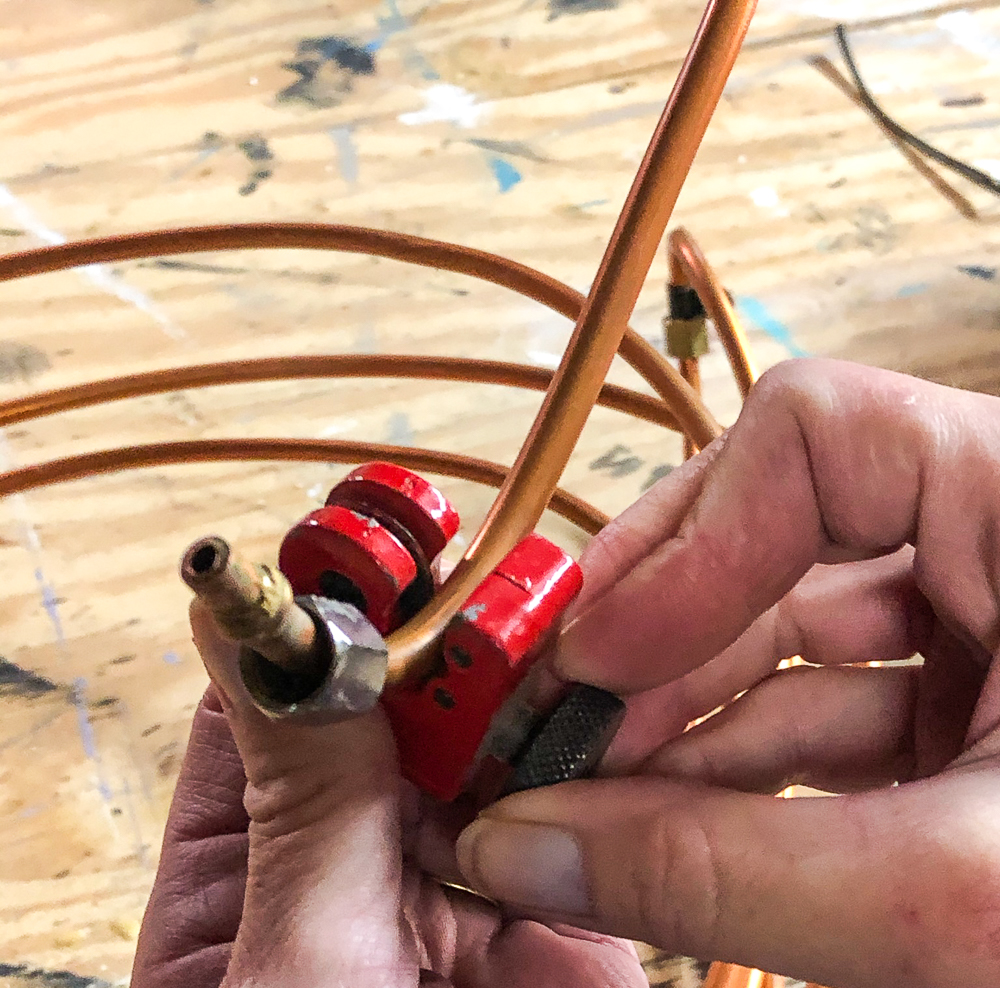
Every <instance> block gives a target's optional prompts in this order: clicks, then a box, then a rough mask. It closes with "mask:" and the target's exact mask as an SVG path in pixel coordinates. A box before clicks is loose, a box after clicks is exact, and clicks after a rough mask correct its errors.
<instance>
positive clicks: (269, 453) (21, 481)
mask: <svg viewBox="0 0 1000 988" xmlns="http://www.w3.org/2000/svg"><path fill="white" fill-rule="evenodd" d="M279 460H284V461H289V460H291V461H296V460H297V461H300V462H312V463H363V462H364V461H365V460H391V461H392V462H394V463H398V464H399V465H400V466H402V467H407V468H409V469H410V470H418V471H420V470H426V471H427V472H428V473H436V474H440V475H441V476H444V477H457V478H459V479H460V480H471V481H474V482H475V483H478V484H486V485H488V486H490V487H499V486H500V485H501V484H502V483H503V482H504V479H505V478H506V476H507V468H506V467H502V466H501V465H500V464H499V463H493V462H491V461H490V460H482V459H478V458H477V457H473V456H463V455H462V454H460V453H443V452H439V451H437V450H430V449H421V448H419V447H415V446H390V445H388V444H385V443H365V442H352V441H351V440H346V439H189V440H185V441H182V442H173V443H150V444H149V445H145V446H122V447H120V448H118V449H105V450H100V451H99V452H96V453H80V454H78V455H77V456H65V457H63V458H61V459H58V460H50V461H48V462H47V463H36V464H33V465H31V466H27V467H18V468H17V469H16V470H9V471H7V472H6V473H0V497H7V496H8V495H10V494H20V493H23V492H24V491H32V490H35V489H36V488H39V487H47V486H49V485H50V484H64V483H67V482H68V481H71V480H82V479H83V478H85V477H92V476H95V475H97V474H102V473H114V472H115V471H118V470H138V469H142V468H145V467H156V466H165V465H168V464H182V463H218V462H223V461H244V462H246V461H251V462H252V461H265V462H266V461H279ZM551 508H552V510H553V511H554V512H555V513H556V514H558V515H561V516H562V517H563V518H565V519H566V520H567V521H570V522H572V523H573V524H574V525H578V526H579V527H580V528H581V529H583V531H585V532H586V533H587V534H588V535H596V534H597V533H598V532H599V531H600V530H601V529H602V528H603V527H604V526H605V525H606V524H607V523H608V521H609V519H608V516H607V515H606V514H604V513H603V512H601V511H598V510H597V509H596V508H594V507H592V506H591V505H589V504H588V503H587V502H586V501H584V500H583V499H581V498H578V497H576V496H575V495H573V494H569V493H568V492H566V491H564V490H562V489H559V488H557V489H556V491H555V492H554V493H553V495H552V503H551Z"/></svg>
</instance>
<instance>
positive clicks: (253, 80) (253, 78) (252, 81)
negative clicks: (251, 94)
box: [250, 75, 260, 86]
mask: <svg viewBox="0 0 1000 988" xmlns="http://www.w3.org/2000/svg"><path fill="white" fill-rule="evenodd" d="M258 82H260V80H259V79H258V78H257V76H255V75H252V76H250V85H251V86H256V85H257V83H258Z"/></svg>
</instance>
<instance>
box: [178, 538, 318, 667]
mask: <svg viewBox="0 0 1000 988" xmlns="http://www.w3.org/2000/svg"><path fill="white" fill-rule="evenodd" d="M180 572H181V579H182V580H183V581H184V582H185V583H186V584H187V585H188V586H189V587H190V588H191V590H193V591H194V593H195V594H196V596H197V597H198V599H199V600H201V601H202V602H203V603H204V604H205V606H206V607H208V609H209V610H210V611H211V612H212V616H213V617H214V618H215V621H216V623H217V624H218V626H219V629H220V630H221V631H222V633H223V634H224V635H225V636H226V637H227V638H228V639H229V640H230V641H233V642H237V643H238V644H240V645H246V646H248V647H249V648H252V649H253V650H254V651H255V652H257V653H258V654H259V655H262V656H263V657H264V658H265V659H267V660H268V661H269V662H271V663H273V664H274V665H276V666H278V667H279V668H280V669H283V670H285V672H290V673H294V674H296V675H305V676H316V675H317V674H319V675H322V673H323V672H324V671H325V670H324V669H323V666H324V665H325V664H328V663H329V656H328V655H325V654H323V652H324V650H323V648H322V646H321V644H320V641H319V636H318V635H317V633H316V625H315V623H314V622H313V619H312V618H311V617H310V616H309V615H308V614H307V613H306V612H305V611H304V610H302V608H301V607H299V606H298V604H296V603H295V597H294V594H293V592H292V587H291V584H289V582H288V580H287V579H286V578H285V576H284V574H283V573H281V571H280V570H272V569H271V568H270V567H269V566H261V565H259V564H257V563H250V562H247V560H245V559H244V558H243V557H242V556H240V555H239V554H238V553H237V552H235V551H234V550H233V549H232V548H231V547H230V545H229V543H228V542H226V541H225V540H224V539H220V538H219V537H218V536H215V535H210V536H208V538H204V539H198V541H197V542H194V543H192V544H191V545H190V546H189V547H188V549H187V551H186V552H185V553H184V556H183V558H182V559H181V566H180Z"/></svg>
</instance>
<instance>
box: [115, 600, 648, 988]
mask: <svg viewBox="0 0 1000 988" xmlns="http://www.w3.org/2000/svg"><path fill="white" fill-rule="evenodd" d="M192 624H193V626H194V631H195V641H196V644H197V645H198V647H199V651H200V652H201V654H202V657H203V658H204V660H205V663H206V665H207V667H208V669H209V673H210V675H211V677H212V680H213V686H212V687H211V688H210V689H209V690H208V692H207V693H206V695H205V697H204V699H203V701H202V703H201V704H200V706H199V708H198V710H197V713H196V714H195V718H194V725H193V729H192V733H191V740H190V744H189V747H188V751H187V755H186V757H185V760H184V764H183V767H182V770H181V774H180V779H179V781H178V784H177V789H176V792H175V795H174V800H173V804H172V807H171V811H170V815H169V819H168V823H167V831H166V838H165V841H164V845H163V853H162V855H161V859H160V866H159V870H158V874H157V877H156V882H155V885H154V888H153V892H152V895H151V897H150V901H149V906H148V908H147V911H146V916H145V919H144V921H143V926H142V932H141V934H140V937H139V945H138V950H137V953H136V959H135V966H134V968H133V974H132V982H131V983H132V985H133V988H219V986H224V988H242V986H246V988H250V986H253V988H410V986H416V985H418V984H419V985H424V986H432V985H433V986H442V988H444V986H452V988H541V986H545V988H549V986H556V988H644V986H645V985H646V984H647V981H646V979H645V976H644V975H643V972H642V968H641V966H640V964H639V961H638V958H637V956H636V952H635V949H634V947H633V946H632V945H631V944H630V943H628V942H626V941H619V940H615V939H613V938H611V937H607V936H602V935H599V934H594V933H590V932H582V931H579V930H575V929H572V928H570V927H567V926H564V925H560V924H550V925H546V924H542V923H539V922H535V921H532V920H527V919H518V918H510V917H505V916H501V914H500V913H499V911H498V910H497V909H496V908H495V907H493V906H492V905H490V904H489V903H487V902H485V901H484V900H482V899H481V898H479V897H478V896H473V895H470V894H468V893H463V892H459V891H457V890H454V889H447V888H445V887H442V885H441V884H440V883H438V882H437V881H435V880H434V879H433V878H431V877H430V876H429V875H427V874H426V873H425V872H423V871H422V870H421V869H420V868H419V867H418V866H417V865H416V864H415V863H414V858H415V857H417V858H420V859H421V860H424V861H426V860H428V859H431V858H434V857H436V858H437V859H438V860H440V861H442V862H445V861H447V860H448V855H449V853H450V852H451V851H452V849H453V840H454V836H455V835H456V834H457V832H458V830H459V829H460V826H461V825H460V824H459V825H458V826H453V827H452V828H451V840H452V844H449V845H445V844H443V835H444V834H445V833H446V832H447V830H446V829H445V828H446V824H447V819H446V813H445V810H444V808H440V807H437V808H431V809H428V803H427V802H424V803H422V802H421V801H420V800H419V799H417V797H416V794H415V792H414V791H413V790H412V789H410V788H409V787H407V786H405V785H404V784H403V783H402V782H401V780H400V777H399V775H398V773H397V770H396V755H395V749H394V746H393V744H392V738H391V734H390V732H389V729H388V725H387V724H386V722H385V721H384V719H383V718H382V716H381V715H380V714H372V715H370V716H367V717H364V718H360V719H358V720H356V721H352V722H350V723H346V724H339V725H335V726H332V727H324V728H310V727H303V726H300V725H295V724H292V723H288V722H285V723H273V722H271V721H269V720H268V719H267V718H265V717H264V716H263V715H261V714H260V713H259V712H258V711H257V710H256V709H255V708H254V707H253V706H252V704H251V703H250V702H249V698H248V697H247V695H246V692H245V690H244V688H243V686H242V684H241V682H240V679H239V673H238V671H237V668H236V650H235V648H234V647H233V646H231V645H229V644H227V643H225V642H223V641H222V640H221V639H220V638H219V637H218V636H217V633H216V632H215V630H214V626H213V624H212V621H211V619H210V618H209V617H207V615H206V614H205V613H204V612H202V611H201V610H200V609H199V608H198V607H197V605H196V606H195V608H193V611H192ZM248 780H249V781H248ZM466 820H467V818H466ZM404 845H405V850H406V852H407V853H406V854H405V855H404ZM452 860H453V859H452Z"/></svg>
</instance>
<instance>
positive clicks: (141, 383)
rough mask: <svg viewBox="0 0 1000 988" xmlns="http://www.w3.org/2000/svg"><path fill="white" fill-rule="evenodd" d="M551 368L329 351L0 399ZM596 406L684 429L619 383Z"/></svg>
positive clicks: (30, 413) (33, 400) (38, 402)
mask: <svg viewBox="0 0 1000 988" xmlns="http://www.w3.org/2000/svg"><path fill="white" fill-rule="evenodd" d="M552 373H553V372H552V371H550V370H548V369H546V368H544V367H530V366H527V365H525V364H512V363H506V362H504V361H500V360H471V359H466V358H462V357H418V356H410V355H407V354H372V355H365V356H357V355H354V354H328V355H326V354H325V355H322V356H304V357H264V358H261V359H259V360H230V361H226V362H224V363H217V364H198V365H195V366H192V367H171V368H169V369H167V370H157V371H150V372H148V373H146V374H131V375H128V376H127V377H112V378H106V379H105V380H103V381H92V382H88V383H86V384H75V385H72V386H71V387H68V388H59V389H58V390H54V391H39V392H37V393H36V394H33V395H28V396H27V397H25V398H15V399H12V400H10V401H5V402H0V428H2V427H4V426H8V425H14V424H16V423H18V422H26V421H29V420H31V419H36V418H41V417H42V416H44V415H55V414H57V413H59V412H68V411H74V410H76V409H79V408H88V407H90V406H93V405H101V404H103V403H105V402H109V401H123V400H125V399H128V398H142V397H146V396H148V395H155V394H163V393H164V392H168V391H182V390H185V389H189V388H208V387H216V386H222V385H226V384H249V383H254V382H260V381H287V380H301V379H303V378H310V377H313V378H340V377H401V378H407V379H410V380H419V379H423V380H433V381H462V382H464V383H470V384H471V383H476V384H499V385H505V386H507V387H512V388H525V389H529V390H532V391H544V390H545V389H546V388H547V387H548V386H549V384H550V382H551V381H552ZM597 404H599V405H603V406H604V407H606V408H613V409H614V410H615V411H619V412H624V413H625V414H626V415H631V416H633V417H634V418H637V419H642V420H644V421H646V422H652V423H653V424H654V425H662V426H664V427H666V428H667V429H673V430H674V431H675V432H676V431H679V429H680V426H679V425H678V424H677V420H676V418H675V417H674V416H673V414H672V413H671V412H670V409H669V408H668V407H667V406H666V405H665V404H664V403H663V402H662V401H659V400H657V399H656V398H653V397H651V396H649V395H644V394H642V393H640V392H638V391H632V390H631V389H630V388H623V387H619V386H618V385H617V384H605V385H604V387H603V388H601V393H600V394H599V395H598V398H597Z"/></svg>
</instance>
